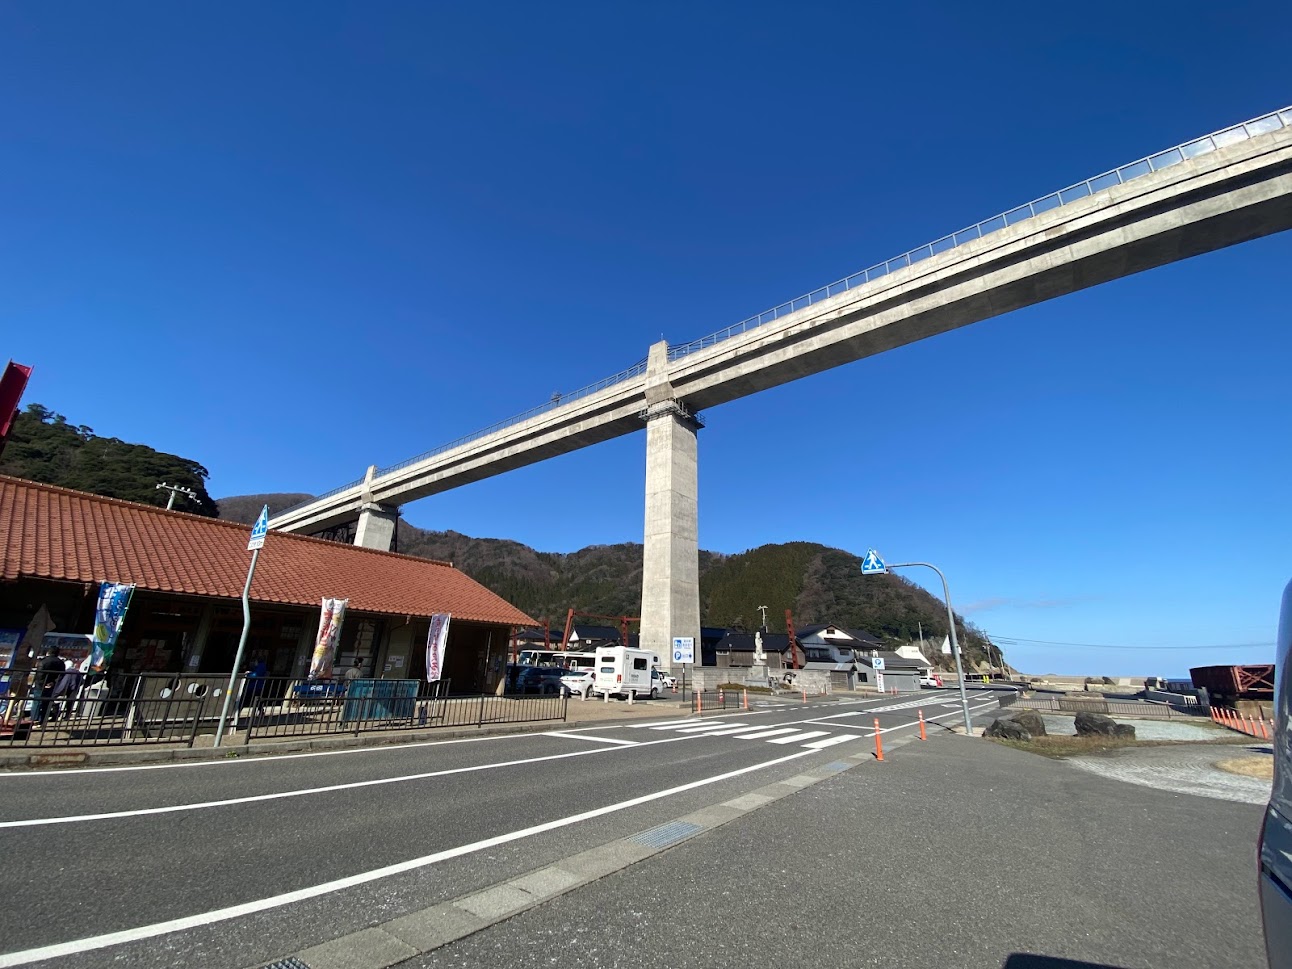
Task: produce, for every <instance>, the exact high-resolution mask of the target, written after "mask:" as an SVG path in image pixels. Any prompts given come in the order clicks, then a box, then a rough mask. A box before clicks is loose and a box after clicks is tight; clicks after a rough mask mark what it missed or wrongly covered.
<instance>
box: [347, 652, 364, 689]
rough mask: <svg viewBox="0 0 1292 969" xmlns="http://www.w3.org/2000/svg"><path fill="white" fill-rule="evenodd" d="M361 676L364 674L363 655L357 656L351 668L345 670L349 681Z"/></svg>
mask: <svg viewBox="0 0 1292 969" xmlns="http://www.w3.org/2000/svg"><path fill="white" fill-rule="evenodd" d="M361 676H363V657H361V656H356V657H355V658H354V662H353V663H352V664H351V665H350V668H349V669H348V670H346V671H345V679H346V682H347V683H348V682H349V681H351V680H357V679H358V678H359V677H361Z"/></svg>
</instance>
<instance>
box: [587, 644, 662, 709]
mask: <svg viewBox="0 0 1292 969" xmlns="http://www.w3.org/2000/svg"><path fill="white" fill-rule="evenodd" d="M658 663H659V658H658V657H657V656H655V655H654V654H653V653H650V652H647V651H646V650H644V649H629V648H628V647H626V646H606V647H605V648H604V649H598V650H597V665H596V673H594V674H593V677H592V690H591V692H592V693H593V694H594V695H595V696H607V697H610V696H631V697H639V696H648V697H650V698H651V699H652V700H653V699H654V698H655V697H657V696H659V694H660V680H659V673H658V671H657V670H656V669H655V667H656V664H658Z"/></svg>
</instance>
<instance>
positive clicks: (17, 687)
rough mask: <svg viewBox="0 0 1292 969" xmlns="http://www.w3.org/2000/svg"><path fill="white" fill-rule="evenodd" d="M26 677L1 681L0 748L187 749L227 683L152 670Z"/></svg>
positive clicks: (214, 714) (215, 714)
mask: <svg viewBox="0 0 1292 969" xmlns="http://www.w3.org/2000/svg"><path fill="white" fill-rule="evenodd" d="M13 675H14V676H18V675H21V676H28V675H29V674H27V673H25V672H22V673H17V674H13ZM30 679H31V682H30V683H29V684H26V683H24V684H18V683H15V682H12V681H9V682H6V683H5V684H4V685H5V687H6V691H5V693H4V695H2V696H0V711H2V712H0V747H6V746H7V747H83V746H117V745H120V746H124V745H128V744H174V743H182V744H187V745H188V746H190V747H191V746H193V741H194V738H195V737H196V736H197V732H198V728H199V727H200V726H201V725H202V723H203V721H204V720H208V719H209V720H210V722H211V725H212V729H214V723H215V719H214V718H215V717H217V716H218V715H219V710H218V708H215V703H216V702H217V701H218V699H219V698H220V697H222V696H223V690H224V688H225V687H226V686H227V685H228V677H224V678H223V680H221V678H219V677H186V678H183V679H181V678H179V677H175V676H165V675H158V674H136V675H131V676H119V675H118V676H112V675H109V676H98V677H93V676H92V677H79V676H78V677H64V676H62V675H59V674H41V673H37V674H35V675H34V676H31V677H30ZM24 687H25V689H24ZM213 709H214V713H212V710H213Z"/></svg>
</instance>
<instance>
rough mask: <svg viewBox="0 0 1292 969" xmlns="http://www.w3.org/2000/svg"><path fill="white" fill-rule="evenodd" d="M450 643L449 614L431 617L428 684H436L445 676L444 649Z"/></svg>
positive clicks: (428, 640) (428, 635) (427, 658)
mask: <svg viewBox="0 0 1292 969" xmlns="http://www.w3.org/2000/svg"><path fill="white" fill-rule="evenodd" d="M448 641H449V614H448V613H447V612H437V613H435V615H433V616H431V628H430V629H429V630H427V633H426V682H427V683H434V682H435V681H436V680H438V679H441V678H442V677H443V676H444V647H445V645H446V644H447V643H448Z"/></svg>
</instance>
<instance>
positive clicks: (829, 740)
mask: <svg viewBox="0 0 1292 969" xmlns="http://www.w3.org/2000/svg"><path fill="white" fill-rule="evenodd" d="M860 737H861V734H859V733H838V734H835V735H834V736H833V737H826V738H825V739H824V740H814V741H812V743H810V744H804V745H803V746H804V747H810V748H811V749H812V750H824V749H825V748H826V747H833V746H834V745H835V744H844V743H847V742H848V741H849V740H858V739H860Z"/></svg>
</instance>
